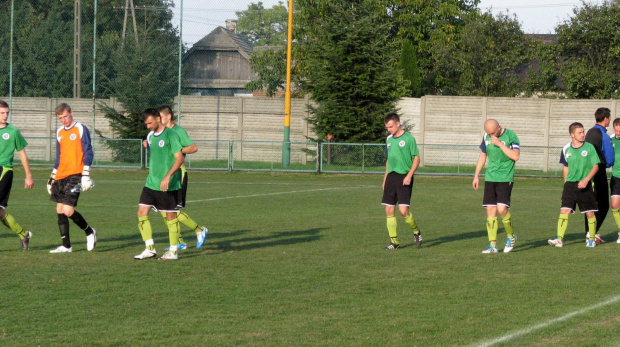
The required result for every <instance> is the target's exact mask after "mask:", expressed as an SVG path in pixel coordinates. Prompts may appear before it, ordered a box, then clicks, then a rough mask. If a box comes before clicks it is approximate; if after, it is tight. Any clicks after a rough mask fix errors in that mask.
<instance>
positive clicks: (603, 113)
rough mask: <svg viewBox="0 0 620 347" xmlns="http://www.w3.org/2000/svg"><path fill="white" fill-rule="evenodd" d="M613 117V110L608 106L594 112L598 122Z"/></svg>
mask: <svg viewBox="0 0 620 347" xmlns="http://www.w3.org/2000/svg"><path fill="white" fill-rule="evenodd" d="M609 117H611V111H610V110H609V109H608V108H607V107H599V108H598V109H597V110H596V112H594V118H595V119H596V122H597V123H599V122H602V121H603V119H605V118H609Z"/></svg>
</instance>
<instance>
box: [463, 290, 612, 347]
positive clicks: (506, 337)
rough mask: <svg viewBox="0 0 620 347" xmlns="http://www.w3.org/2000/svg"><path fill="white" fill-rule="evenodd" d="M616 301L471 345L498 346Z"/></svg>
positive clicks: (605, 302) (481, 346) (604, 302)
mask: <svg viewBox="0 0 620 347" xmlns="http://www.w3.org/2000/svg"><path fill="white" fill-rule="evenodd" d="M618 301H620V295H617V296H614V297H613V298H611V299H608V300H605V301H603V302H599V303H598V304H596V305H593V306H589V307H586V308H582V309H581V310H577V311H573V312H571V313H567V314H565V315H563V316H561V317H558V318H554V319H552V320H549V321H546V322H544V323H540V324H536V325H534V326H531V327H529V328H526V329H522V330H517V331H515V332H513V333H510V334H507V335H504V336H501V337H498V338H496V339H493V340H489V341H483V342H479V343H476V344H473V345H472V346H476V347H488V346H493V345H495V344H498V343H502V342H506V341H510V340H512V339H515V338H517V337H521V336H523V335H527V334H529V333H531V332H532V331H535V330H540V329H542V328H546V327H548V326H550V325H553V324H556V323H560V322H563V321H565V320H568V319H571V318H573V317H575V316H580V315H582V314H584V313H587V312H590V311H592V310H596V309H599V308H601V307H604V306H607V305H611V304H614V303H616V302H618Z"/></svg>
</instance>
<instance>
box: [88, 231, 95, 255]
mask: <svg viewBox="0 0 620 347" xmlns="http://www.w3.org/2000/svg"><path fill="white" fill-rule="evenodd" d="M92 229H93V233H92V234H90V235H88V236H86V250H87V251H89V252H90V251H92V250H93V249H95V245H97V230H95V228H92Z"/></svg>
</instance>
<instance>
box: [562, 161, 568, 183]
mask: <svg viewBox="0 0 620 347" xmlns="http://www.w3.org/2000/svg"><path fill="white" fill-rule="evenodd" d="M562 177H564V183H566V177H568V166H566V165H564V166H562Z"/></svg>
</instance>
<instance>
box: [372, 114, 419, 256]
mask: <svg viewBox="0 0 620 347" xmlns="http://www.w3.org/2000/svg"><path fill="white" fill-rule="evenodd" d="M384 123H385V128H386V129H387V131H388V133H389V135H388V137H387V140H386V144H387V162H386V163H385V175H384V176H383V200H382V202H381V204H382V205H384V206H385V216H386V218H387V229H388V234H389V235H390V241H391V242H390V244H389V245H388V246H387V247H385V249H397V248H400V243H399V241H398V231H397V221H396V216H395V212H396V204H398V210H399V212H400V214H401V215H402V216H403V217H404V218H405V223H407V224H408V225H409V227H411V230H412V231H413V237H414V239H415V245H416V247H420V245H421V244H422V233H420V229H419V228H418V226H417V224H416V222H415V219H414V218H413V215H412V214H411V212H410V211H409V206H410V204H411V191H412V188H413V175H414V174H415V171H416V170H417V169H418V166H419V165H420V155H419V152H418V145H417V144H416V141H415V138H414V137H413V135H411V134H410V133H408V132H406V131H405V130H404V129H403V128H401V124H400V117H398V115H397V114H396V113H390V114H388V115H387V116H386V117H385V119H384Z"/></svg>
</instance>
